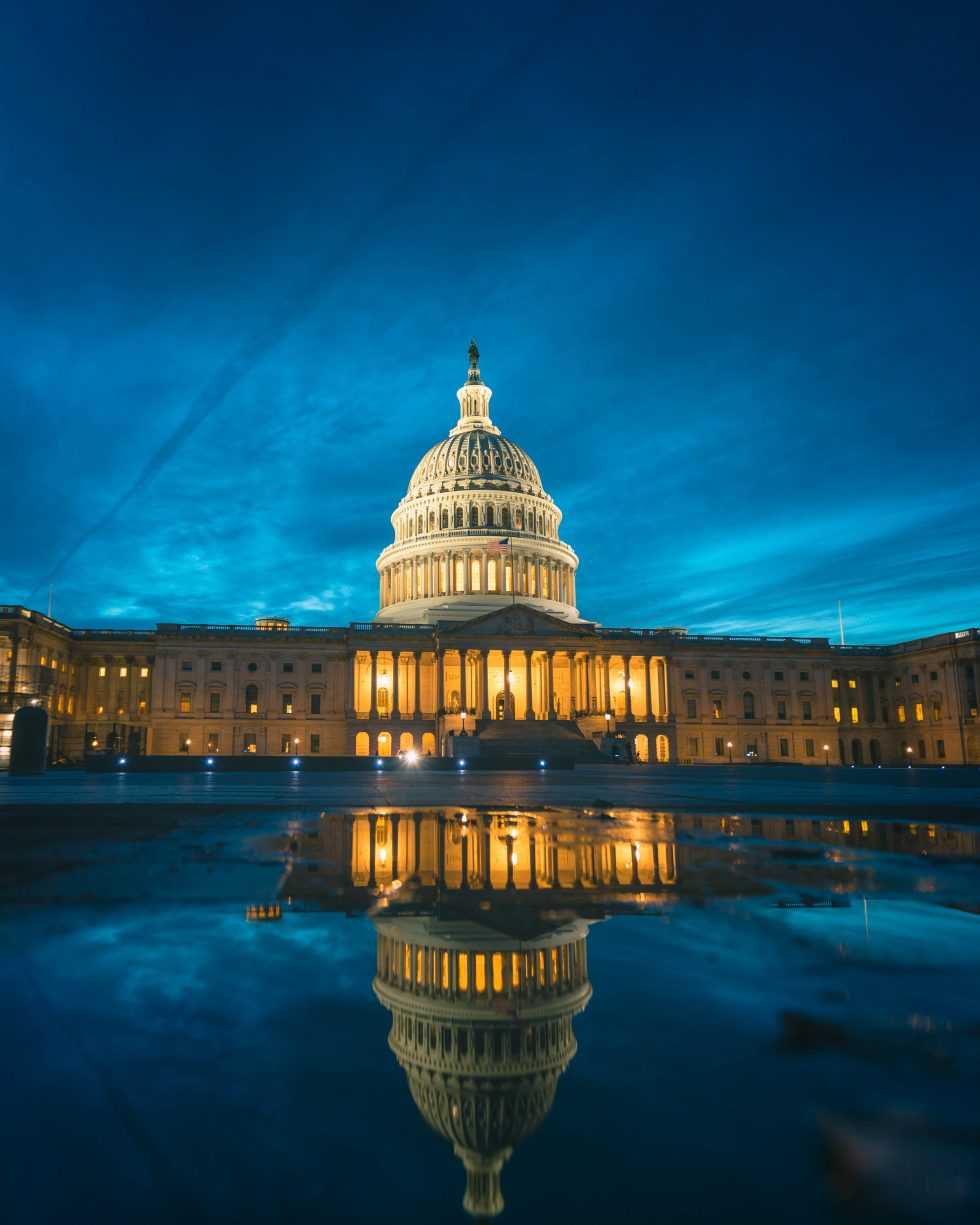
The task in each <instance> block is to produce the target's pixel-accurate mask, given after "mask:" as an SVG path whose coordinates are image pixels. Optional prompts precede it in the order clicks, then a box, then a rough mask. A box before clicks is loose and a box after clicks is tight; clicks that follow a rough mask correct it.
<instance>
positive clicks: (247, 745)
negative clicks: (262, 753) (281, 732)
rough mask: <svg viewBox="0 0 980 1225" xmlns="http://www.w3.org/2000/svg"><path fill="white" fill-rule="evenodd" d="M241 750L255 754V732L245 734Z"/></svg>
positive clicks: (256, 746)
mask: <svg viewBox="0 0 980 1225" xmlns="http://www.w3.org/2000/svg"><path fill="white" fill-rule="evenodd" d="M242 748H243V749H244V750H245V752H246V753H254V752H256V750H257V748H258V745H257V743H256V733H255V732H246V733H245V740H244V742H243V744H242Z"/></svg>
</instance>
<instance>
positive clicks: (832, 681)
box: [830, 676, 840, 689]
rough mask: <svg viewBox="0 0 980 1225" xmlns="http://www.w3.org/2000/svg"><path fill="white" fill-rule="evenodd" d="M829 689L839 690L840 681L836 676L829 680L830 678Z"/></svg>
mask: <svg viewBox="0 0 980 1225" xmlns="http://www.w3.org/2000/svg"><path fill="white" fill-rule="evenodd" d="M830 687H831V689H839V688H840V681H839V680H838V679H837V677H836V676H833V677H831V678H830Z"/></svg>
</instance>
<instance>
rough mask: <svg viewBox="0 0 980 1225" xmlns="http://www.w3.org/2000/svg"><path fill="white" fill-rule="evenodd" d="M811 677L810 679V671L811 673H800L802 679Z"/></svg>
mask: <svg viewBox="0 0 980 1225" xmlns="http://www.w3.org/2000/svg"><path fill="white" fill-rule="evenodd" d="M809 679H810V673H809V672H801V673H800V680H801V681H808V680H809Z"/></svg>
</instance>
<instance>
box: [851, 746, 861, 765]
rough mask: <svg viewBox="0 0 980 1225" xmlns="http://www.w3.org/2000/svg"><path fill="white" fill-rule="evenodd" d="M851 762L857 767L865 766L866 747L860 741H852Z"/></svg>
mask: <svg viewBox="0 0 980 1225" xmlns="http://www.w3.org/2000/svg"><path fill="white" fill-rule="evenodd" d="M851 761H853V762H854V764H855V765H856V766H863V765H864V746H863V745H862V744H861V741H860V740H852V741H851Z"/></svg>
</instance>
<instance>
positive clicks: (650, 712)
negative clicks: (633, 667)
mask: <svg viewBox="0 0 980 1225" xmlns="http://www.w3.org/2000/svg"><path fill="white" fill-rule="evenodd" d="M645 669H646V670H645V672H644V676H645V677H646V678H647V722H648V723H653V722H654V719H655V718H656V716H655V714H654V705H653V660H652V659H651V657H650V656H649V655H647V656H646V665H645Z"/></svg>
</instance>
